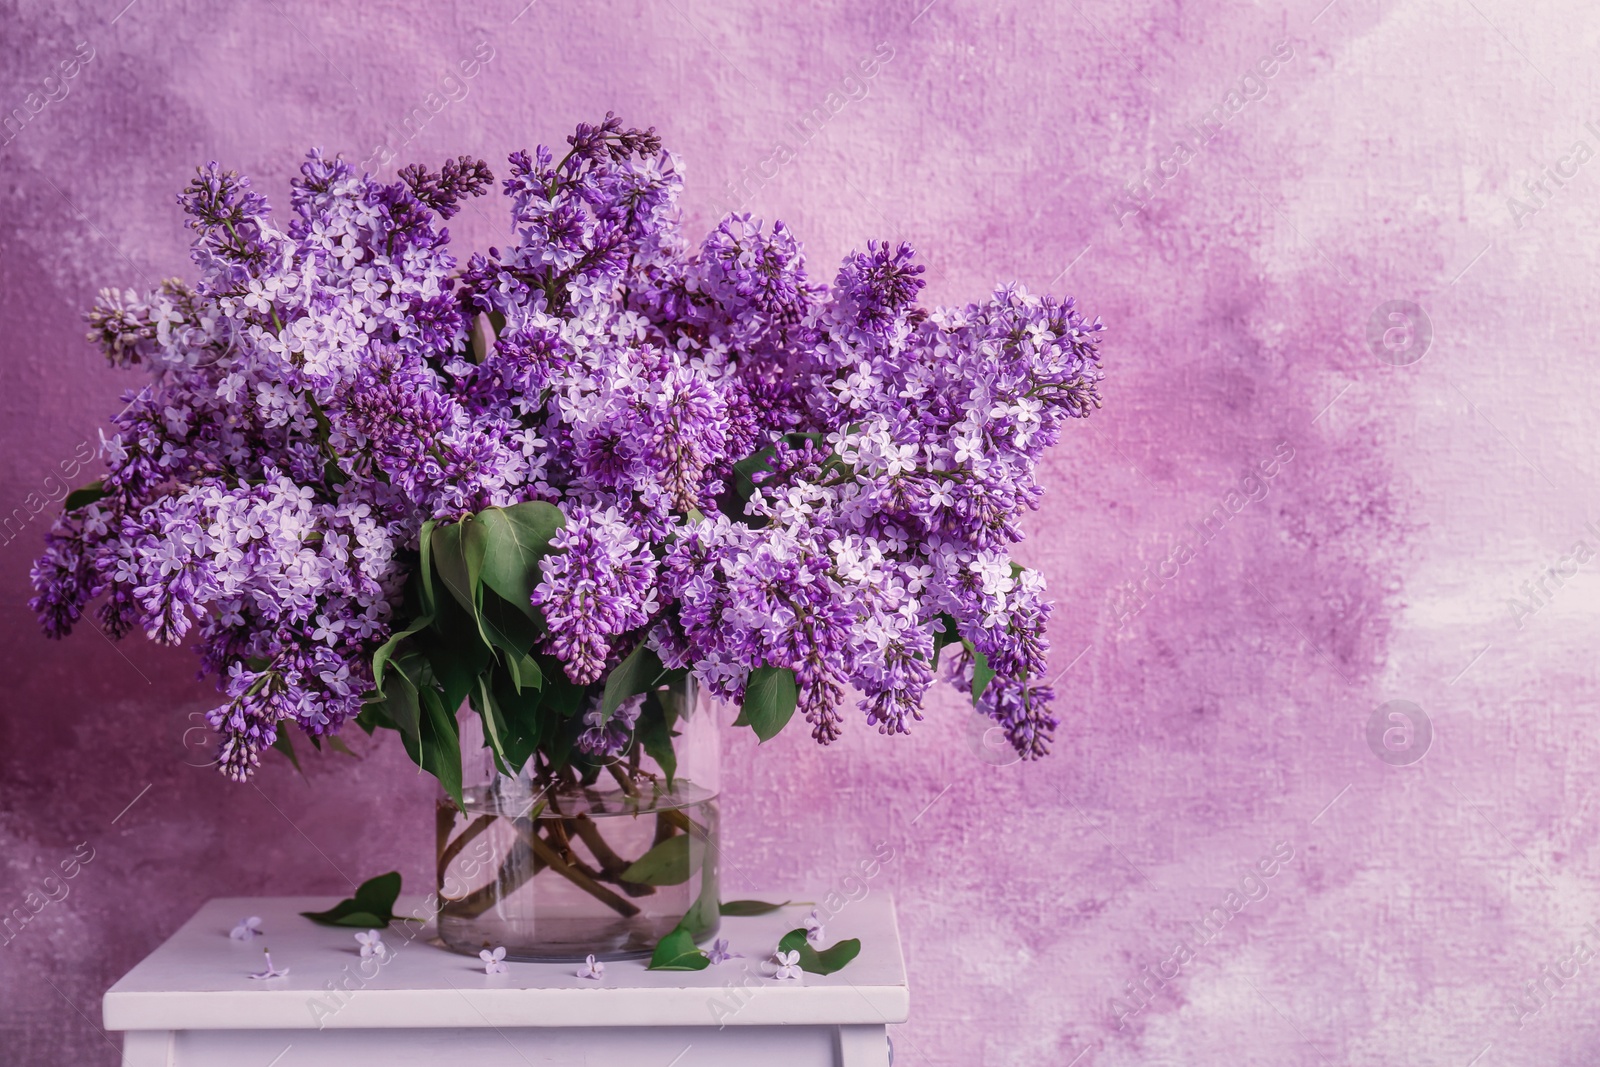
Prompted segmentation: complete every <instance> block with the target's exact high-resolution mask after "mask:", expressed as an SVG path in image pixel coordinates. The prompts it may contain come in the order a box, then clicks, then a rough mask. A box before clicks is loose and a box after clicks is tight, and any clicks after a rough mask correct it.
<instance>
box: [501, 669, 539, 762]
mask: <svg viewBox="0 0 1600 1067" xmlns="http://www.w3.org/2000/svg"><path fill="white" fill-rule="evenodd" d="M490 676H491V678H492V679H493V680H492V682H491V683H490V686H489V693H490V695H491V696H492V697H493V698H494V703H495V707H496V708H498V709H499V711H500V715H501V718H502V726H503V730H502V733H501V736H500V742H501V744H502V745H503V746H504V749H505V758H506V766H508V767H522V766H524V765H525V764H526V763H527V762H528V760H529V759H530V758H532V756H533V753H534V751H535V750H536V749H537V748H538V747H539V739H540V737H541V736H542V734H543V718H542V715H541V705H540V701H541V699H542V696H543V694H541V693H540V691H539V690H537V689H522V690H518V689H517V688H516V686H514V685H512V684H511V679H510V678H509V677H507V676H506V673H505V672H504V671H498V670H497V671H493V672H491V675H490Z"/></svg>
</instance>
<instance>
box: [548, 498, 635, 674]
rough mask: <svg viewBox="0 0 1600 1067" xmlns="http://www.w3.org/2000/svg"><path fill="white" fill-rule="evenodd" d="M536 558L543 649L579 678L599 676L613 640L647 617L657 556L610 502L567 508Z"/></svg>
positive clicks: (604, 665)
mask: <svg viewBox="0 0 1600 1067" xmlns="http://www.w3.org/2000/svg"><path fill="white" fill-rule="evenodd" d="M551 548H552V550H553V551H552V552H551V553H550V554H549V555H547V556H545V557H544V559H543V560H542V561H541V563H540V569H541V573H542V574H543V575H544V580H543V581H541V582H540V583H539V584H538V585H537V586H535V587H534V590H533V603H534V605H535V606H537V607H539V608H541V609H542V610H543V611H544V617H545V622H546V624H547V625H548V626H549V628H550V637H549V638H548V639H547V642H546V644H547V647H548V650H549V651H550V652H551V653H552V654H553V655H555V656H557V657H558V658H560V659H561V660H562V661H563V662H564V663H565V664H566V666H567V676H568V677H569V678H571V679H572V680H573V681H574V682H577V683H578V684H579V685H588V684H590V683H592V682H596V681H599V680H600V678H601V676H602V674H603V673H604V671H605V667H606V664H607V661H608V660H609V659H610V658H611V643H612V641H613V639H615V638H617V637H620V636H621V635H623V634H625V633H628V632H629V631H630V630H637V629H639V628H640V627H642V626H644V625H645V624H646V623H647V622H649V621H650V619H651V616H652V615H653V614H654V613H655V611H656V608H657V606H658V603H657V600H656V589H655V576H656V560H655V556H654V555H652V554H651V552H650V549H649V548H648V547H647V546H646V545H645V544H644V542H642V541H641V540H640V539H639V537H638V536H637V535H636V534H635V533H634V532H633V530H632V528H630V527H629V526H628V524H627V523H626V522H624V521H623V519H622V517H621V516H620V515H619V514H618V513H617V510H616V508H607V509H606V510H605V511H600V512H595V511H589V510H579V509H574V510H573V511H572V512H570V513H569V514H568V516H567V524H566V526H565V527H564V528H562V529H561V530H558V531H557V532H556V535H555V538H554V539H553V540H552V541H551Z"/></svg>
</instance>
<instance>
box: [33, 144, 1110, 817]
mask: <svg viewBox="0 0 1600 1067" xmlns="http://www.w3.org/2000/svg"><path fill="white" fill-rule="evenodd" d="M567 143H568V146H569V147H568V150H567V151H566V152H565V153H564V154H563V155H562V156H561V157H560V158H559V159H557V158H556V154H555V153H554V152H552V151H551V150H550V149H548V148H546V147H543V146H541V147H540V148H538V149H537V150H536V151H535V152H534V153H533V154H531V155H530V154H528V153H526V152H517V153H515V154H513V155H512V156H511V157H510V160H509V162H510V171H509V176H508V177H507V178H506V179H505V180H504V182H503V183H502V185H503V188H504V191H505V194H506V195H507V196H508V197H509V198H510V207H511V215H512V221H513V223H514V226H515V237H514V240H513V241H512V242H511V243H510V244H509V246H508V247H507V248H506V249H505V250H503V251H502V250H500V249H497V248H490V249H489V250H488V251H487V253H485V254H476V253H475V254H473V255H471V256H470V257H469V258H468V259H467V261H466V264H465V266H464V267H462V266H460V265H459V264H458V261H457V260H456V258H455V257H454V256H453V255H452V254H451V251H450V247H449V233H448V231H447V230H446V229H444V228H443V226H442V225H441V224H442V223H443V222H444V221H445V220H447V219H449V218H451V217H452V216H453V215H455V214H456V212H457V211H458V210H459V209H460V207H461V205H462V203H463V201H464V200H465V199H467V198H470V197H476V196H480V195H482V194H484V193H486V192H488V191H490V189H491V187H492V184H493V176H492V175H491V173H490V171H489V168H488V167H487V166H486V165H485V164H484V163H482V162H480V161H476V160H473V159H470V158H467V157H462V158H461V159H458V160H455V161H452V162H448V163H446V164H445V165H444V166H443V167H442V168H441V169H440V170H438V171H430V170H426V169H424V168H423V167H421V166H415V165H413V166H410V167H407V168H405V169H404V170H402V171H401V172H400V175H399V180H398V181H396V182H393V183H389V184H384V183H382V182H380V181H378V180H376V179H375V178H373V177H371V176H370V175H357V174H355V173H354V172H353V171H352V170H351V168H350V167H349V166H348V165H347V164H345V163H344V162H342V161H341V160H338V159H328V158H325V157H324V156H323V155H322V154H320V153H318V152H315V151H314V152H312V153H311V154H310V155H309V157H308V158H307V160H306V162H305V163H304V164H303V165H302V166H301V168H300V171H301V176H300V177H299V178H298V179H296V180H295V181H294V183H293V192H292V194H291V198H290V207H291V211H290V215H289V219H288V222H287V225H286V228H279V226H278V224H277V223H276V222H275V221H274V217H273V216H272V215H271V214H270V212H269V210H268V206H267V203H266V201H265V199H264V198H263V197H262V196H261V195H259V194H258V193H256V192H253V191H252V190H251V188H250V184H249V181H248V180H247V179H245V178H242V177H240V176H238V175H236V174H234V173H233V172H230V171H224V170H222V169H220V168H219V167H218V166H217V165H216V164H211V165H209V166H207V167H205V168H202V169H201V170H200V171H199V174H198V176H197V177H196V178H195V179H194V181H193V182H191V183H190V185H189V187H188V188H187V189H186V190H185V191H184V193H183V194H182V195H181V197H180V202H181V204H182V206H183V208H184V210H185V212H186V213H187V214H188V216H189V221H188V225H189V226H190V227H191V228H192V229H193V230H194V233H195V239H194V247H193V259H194V261H195V262H196V263H197V264H198V265H199V268H200V278H199V281H198V282H197V283H196V284H194V285H189V284H186V283H183V282H179V281H168V282H166V283H164V284H163V285H162V286H161V287H160V289H159V290H157V291H154V292H150V293H147V294H145V295H142V296H141V295H138V294H136V293H134V292H132V291H128V292H115V291H105V292H103V293H102V295H101V298H100V300H99V301H98V302H97V304H96V306H95V308H94V310H93V311H92V312H91V314H90V315H89V321H90V323H91V325H92V331H91V333H90V337H91V339H93V340H94V341H96V342H98V343H99V344H100V345H101V346H102V347H103V348H104V350H105V352H106V354H107V355H108V357H109V358H110V360H111V362H112V363H113V364H114V365H116V366H119V367H134V366H138V367H141V368H142V369H143V370H144V371H145V372H146V373H147V375H148V381H147V382H146V383H145V385H144V387H143V388H142V389H141V390H139V391H138V392H137V393H130V394H129V395H127V396H126V398H125V399H126V406H125V407H124V408H123V410H122V411H121V412H120V413H119V414H118V415H117V416H116V417H115V418H114V419H113V423H114V427H115V429H114V431H113V432H112V433H111V434H109V435H107V434H105V433H104V432H102V442H103V444H102V448H101V451H102V455H103V457H104V459H105V461H106V463H107V468H108V469H107V473H106V475H105V477H104V478H103V479H101V480H100V481H98V482H96V483H95V484H93V485H91V486H89V487H87V488H84V489H80V490H78V491H77V492H75V493H73V494H72V495H71V496H70V497H69V498H68V500H67V501H66V505H65V512H64V514H63V515H62V516H61V517H60V518H59V519H58V520H57V521H56V523H55V526H54V528H53V529H52V531H51V533H50V534H49V538H48V545H47V548H46V551H45V553H44V555H43V556H42V557H41V558H40V559H39V560H38V561H37V563H36V564H35V565H34V568H33V582H34V586H35V588H36V590H37V593H38V595H37V596H36V597H35V598H34V599H33V601H32V606H33V608H34V609H35V610H36V611H37V612H38V614H39V616H40V618H41V619H42V621H43V625H44V628H45V630H46V632H47V633H48V634H50V635H52V636H61V635H64V634H66V633H67V632H68V631H70V630H71V628H72V627H73V625H74V623H75V622H76V621H77V620H78V619H79V618H80V616H81V614H82V613H83V611H85V610H86V609H87V607H88V605H89V603H90V602H91V601H92V600H94V599H96V598H98V597H103V598H104V599H103V602H102V603H101V604H100V606H99V608H98V615H99V618H100V621H101V624H102V625H103V627H104V629H105V631H106V632H107V633H108V634H109V635H110V636H112V637H118V638H120V637H122V636H123V635H125V634H127V633H129V632H130V631H132V630H134V629H135V628H138V629H142V630H143V631H144V632H145V633H146V634H147V635H148V636H149V637H150V638H152V639H153V640H155V641H158V642H162V643H168V644H174V643H178V642H181V641H183V640H184V639H185V638H186V637H189V636H190V635H191V631H193V632H194V636H195V638H196V639H197V644H198V646H199V651H200V656H201V660H202V663H203V673H204V674H208V675H213V676H215V677H216V678H217V679H218V680H219V683H220V687H221V688H222V690H223V692H224V693H225V694H226V698H227V699H226V701H225V702H224V703H222V704H221V705H220V706H219V707H217V708H216V709H215V710H214V711H212V712H211V713H210V716H209V718H210V723H211V725H212V726H213V728H214V729H215V730H216V731H217V733H218V734H219V737H220V742H219V744H220V747H219V763H220V766H221V768H222V770H223V771H224V772H225V773H226V774H228V775H229V776H230V777H232V778H235V779H238V780H243V779H245V778H247V777H248V776H249V775H250V774H251V772H252V771H253V770H254V768H255V767H256V766H257V765H258V762H259V757H260V752H261V749H262V748H263V747H265V746H270V745H274V744H278V745H279V746H280V747H281V746H282V745H283V744H286V743H287V736H286V735H285V734H284V733H283V730H284V727H285V726H286V725H287V724H289V723H293V724H294V725H296V726H298V727H299V728H300V729H301V730H303V731H304V732H305V733H307V734H309V735H311V737H312V738H313V740H318V739H323V738H329V737H332V736H333V735H335V734H337V733H338V732H339V731H340V729H341V728H342V727H344V726H345V724H346V723H348V722H349V721H350V720H352V719H354V720H356V722H357V723H358V724H359V725H360V726H362V727H364V728H365V729H367V730H368V731H369V732H370V731H371V730H373V729H375V728H377V727H379V726H382V727H390V728H395V729H398V730H399V731H400V732H401V734H402V735H403V736H404V738H405V742H406V747H407V750H408V752H410V753H411V755H412V757H413V758H414V759H415V760H416V761H417V762H418V763H419V764H421V765H422V766H424V767H426V768H427V769H428V770H430V771H432V772H433V773H435V774H436V775H438V776H439V777H440V779H441V781H443V782H444V783H445V784H446V787H447V788H453V791H454V792H457V793H459V789H460V784H459V783H460V773H461V772H460V753H459V748H458V736H457V730H458V728H459V722H458V719H457V714H458V709H460V708H461V707H462V705H463V704H464V703H465V704H467V705H469V706H470V708H471V709H472V711H474V712H476V713H477V714H479V715H480V716H482V717H483V720H484V722H483V727H484V731H483V732H484V735H485V737H486V738H487V739H488V744H489V747H491V748H492V749H493V753H494V756H495V759H496V761H497V763H499V764H500V765H501V766H502V767H503V768H505V769H507V770H509V771H511V772H513V773H514V772H515V769H516V768H517V767H520V766H521V765H522V764H524V763H526V762H527V760H528V759H529V758H530V757H532V756H534V755H538V756H539V757H540V758H541V759H542V760H544V761H547V762H548V763H549V764H550V765H552V766H575V767H578V768H580V769H583V770H592V769H593V767H594V765H595V764H596V763H597V761H600V760H604V759H608V758H613V757H615V756H617V755H618V754H619V753H625V752H628V751H634V750H637V748H638V747H640V746H642V747H644V748H646V749H647V750H649V751H650V752H651V754H652V755H655V756H657V757H658V758H665V759H670V749H671V737H672V731H671V724H672V709H671V707H670V700H669V699H666V698H665V697H664V696H663V695H662V687H663V685H666V686H668V688H669V689H670V686H671V683H673V682H675V681H677V682H681V680H682V679H684V678H685V677H686V676H688V675H689V674H690V673H692V674H693V675H694V676H695V677H696V678H697V679H698V680H699V682H700V683H701V684H702V685H704V686H706V687H708V688H709V689H710V690H711V692H712V693H714V694H715V695H716V696H717V697H719V698H722V699H725V700H728V701H732V702H737V703H739V704H740V705H741V708H742V711H741V717H740V722H741V723H743V724H746V725H750V726H752V727H753V728H754V729H755V730H756V732H757V733H758V734H759V735H760V736H761V737H762V738H763V739H766V738H768V737H771V736H772V735H773V734H775V733H777V731H778V730H780V729H781V728H782V727H783V726H784V725H785V723H786V722H787V720H788V719H789V718H790V717H791V716H792V715H793V713H794V712H795V711H796V710H798V711H799V712H800V713H801V714H802V715H803V717H804V719H805V721H806V722H807V723H808V724H809V725H810V728H811V734H812V736H813V737H814V738H815V739H816V740H818V741H820V742H822V743H827V742H830V741H832V740H833V739H835V738H836V737H838V736H839V733H840V730H841V729H842V726H843V712H842V711H841V706H842V704H843V703H844V701H845V699H846V696H845V694H846V689H847V688H850V689H853V690H854V691H855V692H856V694H858V701H857V706H858V708H859V710H860V712H861V713H863V714H864V715H865V717H866V721H867V722H868V724H870V725H874V726H876V727H877V728H878V730H879V731H880V732H882V733H904V732H906V731H907V729H908V727H909V724H910V723H911V722H912V721H913V720H916V719H920V718H921V717H922V713H921V711H920V705H921V702H922V699H923V696H924V694H925V693H926V691H927V689H928V687H929V685H930V684H931V683H932V681H933V678H934V674H935V672H936V670H937V669H938V668H939V661H940V654H941V649H943V648H945V647H947V646H954V647H953V650H952V652H951V653H950V654H948V655H946V656H945V665H944V666H945V669H946V671H947V672H948V674H949V675H950V676H951V678H952V680H953V681H954V682H956V683H957V684H958V685H959V686H960V687H961V688H962V689H963V690H965V691H967V692H970V693H971V696H972V698H973V700H974V701H975V703H976V706H977V707H978V708H979V709H980V710H981V711H982V712H984V713H985V714H987V715H988V716H990V717H992V718H993V719H994V721H995V722H997V723H998V724H999V725H1000V726H1001V727H1002V728H1003V729H1004V731H1005V734H1006V736H1007V737H1008V738H1009V739H1010V741H1011V743H1012V744H1013V745H1014V746H1015V748H1016V750H1017V752H1018V753H1020V754H1021V755H1022V756H1024V757H1029V758H1035V757H1039V756H1042V755H1044V754H1045V753H1046V752H1047V750H1048V747H1049V744H1050V740H1051V735H1052V731H1053V729H1054V728H1055V726H1056V725H1057V719H1056V717H1055V716H1054V715H1053V714H1052V713H1051V712H1050V709H1049V705H1050V702H1051V700H1052V693H1051V690H1050V689H1049V687H1048V686H1047V685H1046V684H1044V682H1043V681H1042V674H1043V671H1044V668H1045V658H1046V651H1047V648H1048V645H1047V643H1046V639H1045V634H1044V627H1045V623H1046V620H1047V619H1048V617H1049V614H1050V604H1049V602H1048V601H1047V600H1046V599H1045V589H1044V580H1043V578H1042V577H1041V576H1040V575H1039V574H1038V573H1037V572H1034V571H1031V570H1028V569H1026V568H1023V567H1021V566H1018V565H1017V564H1015V563H1013V562H1011V560H1010V559H1009V558H1008V556H1007V550H1008V548H1009V546H1010V545H1012V544H1014V543H1015V542H1017V541H1018V540H1019V539H1020V537H1021V533H1020V529H1019V525H1018V522H1019V519H1020V517H1021V516H1022V514H1023V512H1024V511H1025V510H1027V509H1029V508H1032V507H1035V506H1037V503H1038V501H1039V497H1040V489H1039V485H1038V483H1037V480H1036V477H1035V461H1036V459H1037V457H1038V456H1039V454H1040V452H1041V451H1042V450H1043V449H1044V448H1045V447H1047V446H1048V445H1050V444H1052V443H1054V442H1055V441H1056V439H1057V437H1058V435H1059V433H1060V431H1061V427H1062V424H1063V422H1064V420H1066V419H1068V418H1081V417H1085V416H1087V415H1088V414H1089V412H1090V411H1091V410H1092V409H1094V408H1095V407H1096V406H1098V402H1099V401H1098V397H1097V395H1096V386H1097V383H1098V381H1099V379H1100V377H1101V372H1100V368H1099V363H1098V357H1097V352H1096V346H1097V343H1098V340H1099V334H1100V330H1101V325H1100V323H1099V321H1098V320H1096V321H1094V322H1092V323H1091V322H1086V321H1085V320H1084V319H1083V318H1082V317H1081V316H1080V315H1079V313H1078V312H1077V311H1076V310H1074V307H1073V302H1072V301H1071V300H1070V299H1069V300H1066V301H1064V302H1058V301H1056V300H1054V299H1051V298H1049V297H1042V298H1041V297H1036V296H1033V295H1030V294H1029V293H1028V292H1027V291H1026V290H1025V289H1023V288H1022V287H1021V286H1006V287H1002V288H999V289H997V290H996V291H995V292H994V294H993V295H992V296H991V297H990V298H989V299H987V300H985V301H983V302H981V303H975V304H969V305H968V306H966V307H964V308H960V309H946V308H937V309H933V310H928V309H924V308H922V307H919V306H918V305H917V303H916V297H917V293H918V290H919V289H921V288H922V286H923V281H922V279H921V278H920V277H919V275H920V274H921V273H922V270H923V268H922V267H921V266H919V265H917V264H916V263H915V262H914V261H913V255H912V252H911V249H910V248H909V247H907V246H905V245H900V246H899V247H890V246H888V245H883V244H878V243H869V244H868V245H867V248H866V251H864V252H855V253H852V254H851V255H849V256H847V257H846V258H845V260H844V262H843V264H842V265H841V266H840V268H839V270H838V273H837V274H836V275H835V277H834V279H833V282H832V284H831V285H824V284H819V283H817V282H814V281H812V280H811V279H810V277H809V276H808V275H807V273H806V266H805V261H804V258H803V256H802V254H801V247H800V244H799V242H798V241H797V240H796V239H795V237H794V235H793V234H792V233H791V232H790V231H789V230H788V229H787V228H786V227H785V226H784V225H783V224H782V223H775V224H774V225H773V226H772V228H771V229H770V231H765V230H763V228H762V226H761V224H760V223H759V222H758V221H753V220H752V219H751V218H750V217H749V216H748V215H730V216H728V217H727V218H725V219H724V220H723V221H722V223H721V224H720V225H719V226H718V227H717V228H716V229H715V230H714V231H712V232H711V234H710V235H709V236H707V237H706V238H705V240H704V241H703V242H702V243H701V244H700V245H699V247H698V248H695V249H691V248H690V246H689V245H688V243H687V241H686V240H685V239H684V237H683V236H682V235H681V233H680V230H679V224H678V210H677V197H678V195H679V192H680V190H681V188H682V179H681V176H680V169H679V165H678V163H677V161H676V159H675V158H674V157H673V156H672V155H671V154H670V153H668V152H666V151H663V150H662V148H661V146H660V141H659V138H658V137H657V136H656V135H655V132H654V131H653V130H646V131H639V130H633V129H624V128H623V127H622V125H621V123H620V122H619V121H618V120H617V119H615V118H614V117H613V116H607V118H606V120H605V121H604V122H602V123H600V124H598V125H587V124H585V125H580V126H579V127H578V128H577V131H576V133H574V134H573V136H571V137H569V138H568V139H567ZM669 773H670V768H669Z"/></svg>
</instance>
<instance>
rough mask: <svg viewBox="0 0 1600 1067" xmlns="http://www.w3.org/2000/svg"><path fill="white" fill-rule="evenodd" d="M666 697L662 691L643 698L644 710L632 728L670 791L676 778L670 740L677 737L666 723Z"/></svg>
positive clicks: (676, 763)
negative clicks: (665, 780)
mask: <svg viewBox="0 0 1600 1067" xmlns="http://www.w3.org/2000/svg"><path fill="white" fill-rule="evenodd" d="M667 695H668V694H667V693H666V692H664V691H662V692H655V693H651V694H650V695H648V696H646V697H645V698H644V710H643V712H642V713H641V714H640V716H639V722H638V724H637V725H636V726H635V727H634V733H635V735H636V736H637V737H638V738H639V743H640V744H641V745H643V746H644V750H645V754H646V755H648V756H649V757H650V758H651V759H653V760H655V761H656V763H657V764H659V765H660V767H661V770H662V771H663V772H665V774H666V776H667V788H668V789H671V788H672V782H673V779H675V778H676V777H677V776H678V754H677V753H676V752H674V751H673V748H672V739H673V738H674V737H677V736H678V735H677V734H676V733H675V732H673V729H672V727H671V725H669V723H668V717H667V712H666V711H665V708H664V701H663V698H665V697H666V696H667Z"/></svg>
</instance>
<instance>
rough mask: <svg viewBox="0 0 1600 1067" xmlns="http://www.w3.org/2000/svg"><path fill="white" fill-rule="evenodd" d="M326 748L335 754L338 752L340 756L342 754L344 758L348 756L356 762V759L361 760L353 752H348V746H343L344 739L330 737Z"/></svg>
mask: <svg viewBox="0 0 1600 1067" xmlns="http://www.w3.org/2000/svg"><path fill="white" fill-rule="evenodd" d="M328 747H329V748H331V749H333V750H334V751H335V752H339V753H342V754H344V755H346V756H349V757H350V758H351V759H355V760H358V759H360V758H361V757H360V756H358V755H356V754H355V753H354V752H352V751H351V750H350V746H349V745H347V744H345V743H344V739H343V738H341V737H330V738H328Z"/></svg>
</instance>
